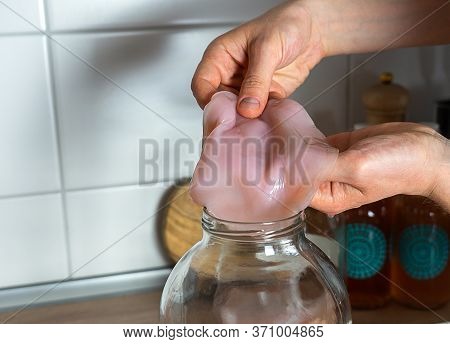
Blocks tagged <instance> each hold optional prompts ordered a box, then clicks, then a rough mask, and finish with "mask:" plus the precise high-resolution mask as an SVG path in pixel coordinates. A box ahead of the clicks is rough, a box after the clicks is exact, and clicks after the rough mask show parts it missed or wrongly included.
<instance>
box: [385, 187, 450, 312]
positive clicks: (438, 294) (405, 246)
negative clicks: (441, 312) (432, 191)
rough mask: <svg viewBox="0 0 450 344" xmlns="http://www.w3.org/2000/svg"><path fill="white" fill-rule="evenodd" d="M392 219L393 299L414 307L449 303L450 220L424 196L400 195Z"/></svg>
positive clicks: (428, 306) (434, 306)
mask: <svg viewBox="0 0 450 344" xmlns="http://www.w3.org/2000/svg"><path fill="white" fill-rule="evenodd" d="M395 209H396V211H395V212H394V217H393V226H392V228H393V232H394V239H393V240H394V241H393V242H394V250H393V257H392V267H391V269H392V279H393V284H392V287H391V288H392V297H393V298H394V299H395V300H396V301H397V302H399V303H402V304H404V305H407V306H411V307H414V308H437V307H439V306H442V305H444V304H445V303H447V302H448V301H449V300H450V264H449V261H448V260H449V236H450V217H449V215H448V214H447V213H446V212H445V211H444V210H442V209H441V208H440V207H439V206H438V205H436V204H435V203H433V202H432V201H430V200H429V199H427V198H425V197H420V196H401V197H399V198H398V200H397V202H396V205H395Z"/></svg>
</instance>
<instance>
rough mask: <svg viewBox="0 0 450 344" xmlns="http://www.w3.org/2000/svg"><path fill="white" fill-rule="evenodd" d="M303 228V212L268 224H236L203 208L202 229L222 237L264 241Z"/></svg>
mask: <svg viewBox="0 0 450 344" xmlns="http://www.w3.org/2000/svg"><path fill="white" fill-rule="evenodd" d="M304 226H305V212H304V211H301V212H300V213H298V214H295V215H292V216H290V217H287V218H284V219H280V220H274V221H270V222H267V221H266V222H237V221H228V220H225V219H220V218H217V217H216V216H215V215H213V214H211V213H210V212H209V211H208V209H207V208H203V216H202V227H203V229H204V230H205V231H207V232H209V233H211V234H215V235H219V236H224V237H235V238H245V237H247V238H257V237H261V238H264V239H268V238H273V237H277V236H281V235H286V234H288V233H289V232H293V231H296V230H302V229H303V228H304Z"/></svg>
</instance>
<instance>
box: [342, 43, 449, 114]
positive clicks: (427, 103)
mask: <svg viewBox="0 0 450 344" xmlns="http://www.w3.org/2000/svg"><path fill="white" fill-rule="evenodd" d="M371 55H372V54H361V55H354V56H352V57H351V68H355V67H358V66H359V65H361V67H359V68H358V69H357V70H356V71H355V72H354V73H352V74H351V77H350V80H351V81H350V82H351V88H350V94H351V97H352V102H351V114H352V117H353V121H354V122H361V121H363V120H364V109H363V106H362V102H361V97H362V92H363V91H364V90H365V89H367V88H368V87H370V86H371V85H373V84H376V83H378V76H379V75H380V74H381V73H382V72H384V71H388V72H391V73H393V74H394V82H395V83H398V84H400V85H402V86H404V87H406V88H407V89H408V91H409V92H410V104H409V106H408V110H407V120H410V121H415V122H421V121H430V120H434V119H435V113H434V110H435V106H434V102H435V101H436V100H437V99H441V98H448V97H449V96H450V46H439V47H422V48H405V49H397V50H392V51H386V52H383V53H381V54H379V55H377V56H376V57H374V58H373V59H371V60H370V61H369V62H367V63H364V61H365V60H366V59H368V58H369V57H370V56H371Z"/></svg>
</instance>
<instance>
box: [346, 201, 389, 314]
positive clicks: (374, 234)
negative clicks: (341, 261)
mask: <svg viewBox="0 0 450 344" xmlns="http://www.w3.org/2000/svg"><path fill="white" fill-rule="evenodd" d="M386 205H387V201H386V200H382V201H378V202H375V203H372V204H368V205H364V206H362V207H360V208H358V209H352V210H349V211H346V212H345V213H343V214H342V215H341V216H343V217H344V219H343V221H344V223H345V224H346V225H345V228H346V230H345V235H346V244H345V249H346V283H347V289H348V292H349V295H350V303H351V305H352V307H354V308H361V309H371V308H377V307H381V306H383V305H384V304H386V302H388V301H389V296H390V286H389V284H390V283H389V279H390V264H389V256H390V254H389V251H390V249H389V248H390V230H389V219H388V217H387V206H386Z"/></svg>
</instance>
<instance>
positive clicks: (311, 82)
mask: <svg viewBox="0 0 450 344" xmlns="http://www.w3.org/2000/svg"><path fill="white" fill-rule="evenodd" d="M280 2H281V1H276V0H245V1H243V0H228V1H219V0H108V1H106V0H76V1H75V0H65V1H59V0H0V161H1V165H0V166H1V168H0V309H11V308H14V307H17V306H18V305H24V304H28V303H29V302H32V301H33V300H35V299H36V298H38V299H36V300H35V303H36V304H37V303H45V302H50V301H61V300H69V299H75V298H83V297H90V296H96V295H104V294H113V293H122V292H130V291H133V290H141V289H150V288H157V287H161V286H162V285H163V283H164V282H165V278H166V277H167V276H168V273H169V271H170V266H171V264H172V263H171V262H170V261H169V260H168V259H167V258H166V255H165V254H164V252H163V251H162V248H161V245H160V241H159V238H158V228H157V222H156V216H154V215H155V213H157V211H158V208H159V207H160V202H161V197H162V195H163V194H164V192H165V191H166V190H167V189H168V187H169V186H170V185H171V184H172V183H173V181H174V180H175V179H178V178H179V177H183V176H184V177H187V176H189V175H190V174H191V173H192V169H190V167H189V164H187V165H186V166H187V168H185V169H184V170H183V171H182V173H181V174H180V173H179V171H178V170H177V171H175V170H174V171H172V172H170V173H166V174H164V175H159V176H158V177H157V178H156V177H155V178H153V179H150V180H147V184H146V185H139V142H140V140H142V139H153V140H156V141H158V142H160V143H161V145H160V147H161V152H160V153H161V155H165V154H167V155H168V156H170V152H169V150H170V149H171V146H170V145H168V146H164V145H163V142H164V140H165V139H166V140H167V139H170V141H171V142H173V140H174V139H176V138H188V139H189V140H192V141H193V142H194V146H195V150H194V151H192V152H190V154H186V155H183V156H182V157H181V159H184V160H186V161H187V162H189V161H195V159H196V157H197V156H198V150H199V149H198V147H199V144H198V143H199V142H200V139H201V134H202V112H201V110H200V109H199V107H198V106H197V104H196V102H195V100H194V98H193V96H192V94H191V91H190V81H191V77H192V75H193V72H194V70H195V67H196V65H197V63H198V62H199V60H200V58H201V55H202V53H203V51H204V50H205V48H206V47H207V45H208V44H209V42H210V41H211V40H213V39H214V38H215V37H216V36H218V35H220V34H221V33H223V32H225V31H228V30H229V29H231V28H232V27H234V26H236V25H238V24H239V23H241V22H243V21H246V20H248V19H250V18H252V17H255V16H257V15H259V14H261V13H262V12H264V11H265V10H267V9H269V8H270V7H272V6H274V5H276V4H277V3H280ZM384 71H389V72H392V73H393V74H394V81H395V82H396V83H399V84H401V85H402V86H403V87H405V88H406V89H407V90H408V91H409V92H410V103H409V105H408V109H407V114H406V119H407V120H408V121H416V122H422V121H435V102H436V100H438V99H442V98H448V97H449V95H450V46H436V47H425V48H408V49H398V50H393V51H389V52H382V53H380V54H376V55H375V56H373V57H372V55H371V54H363V55H354V56H338V57H332V58H328V59H325V60H324V61H323V62H322V63H320V65H319V66H318V67H316V68H315V69H314V70H313V72H312V74H311V75H310V77H309V78H308V80H307V81H306V82H305V84H304V85H303V86H302V87H301V88H300V89H299V90H298V91H297V92H296V93H295V94H294V95H293V96H292V97H293V98H294V99H296V100H298V101H300V102H301V103H303V104H307V105H306V108H307V110H308V112H309V113H310V114H311V116H312V117H313V119H314V120H315V121H316V123H317V125H318V127H319V128H320V129H321V130H322V131H323V132H325V133H326V134H332V133H336V132H340V131H344V130H347V129H350V128H352V127H353V124H354V123H357V122H362V121H364V113H363V106H362V103H361V95H362V92H363V91H364V90H365V89H367V88H368V87H369V86H371V85H373V84H374V83H377V80H378V76H379V75H380V73H381V72H384ZM348 74H349V76H348V77H346V76H347V75H348ZM177 128H178V129H177ZM183 162H184V161H181V164H182V165H183ZM130 231H131V232H130ZM61 281H63V282H62V283H59V282H61ZM49 288H53V289H52V290H51V291H48V290H49Z"/></svg>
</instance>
